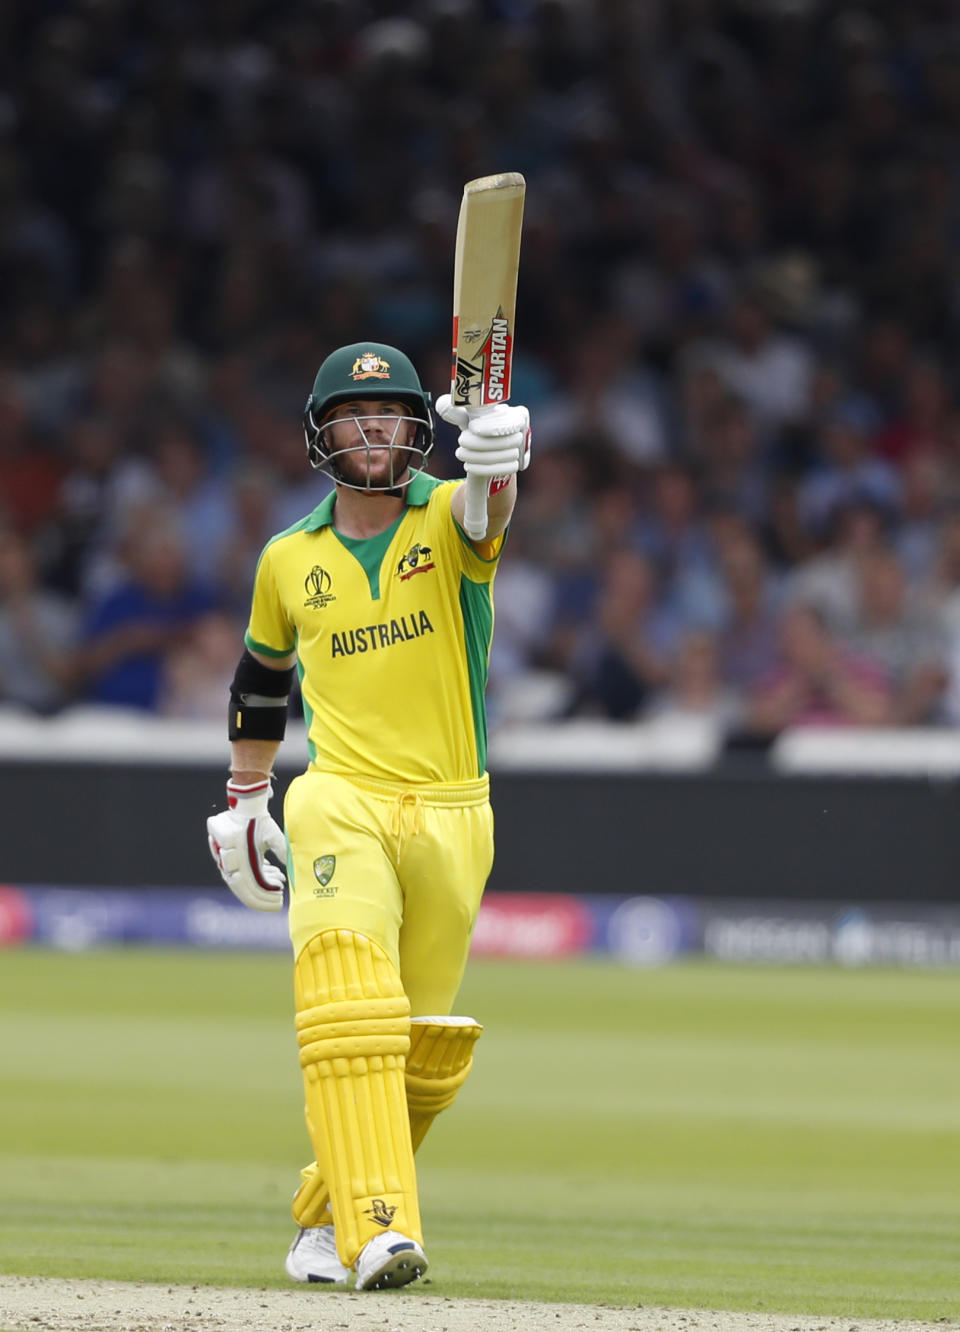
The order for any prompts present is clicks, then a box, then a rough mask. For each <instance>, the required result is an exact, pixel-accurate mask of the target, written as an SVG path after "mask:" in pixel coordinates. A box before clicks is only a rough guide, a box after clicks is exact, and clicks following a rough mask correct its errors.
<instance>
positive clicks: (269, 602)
mask: <svg viewBox="0 0 960 1332" xmlns="http://www.w3.org/2000/svg"><path fill="white" fill-rule="evenodd" d="M243 641H244V642H245V643H246V645H247V647H248V648H249V650H250V651H251V652H260V653H262V654H263V655H264V656H266V657H288V656H289V655H290V653H291V652H293V651H294V650H295V648H296V646H297V635H296V631H295V629H294V627H293V625H292V624H291V622H290V618H289V616H288V615H287V612H286V609H285V607H284V604H283V599H282V597H281V596H280V588H279V586H278V583H277V570H276V563H275V559H274V546H273V545H272V544H271V545H269V546H267V547H266V549H265V550H264V551H263V554H262V555H261V556H260V563H259V564H258V565H257V572H256V574H255V576H254V580H253V601H252V604H251V607H250V622H249V624H248V626H247V632H246V634H245V635H244V640H243Z"/></svg>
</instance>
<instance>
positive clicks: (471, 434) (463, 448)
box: [436, 393, 530, 476]
mask: <svg viewBox="0 0 960 1332" xmlns="http://www.w3.org/2000/svg"><path fill="white" fill-rule="evenodd" d="M436 407H437V412H438V414H439V415H440V416H442V417H443V419H444V420H445V421H449V422H450V424H451V425H455V426H459V427H460V439H459V441H458V448H457V457H458V458H459V459H460V461H461V462H462V463H463V470H464V471H465V472H466V473H467V475H468V476H470V475H473V476H512V475H513V474H514V473H516V472H522V471H523V470H524V468H525V467H528V466H529V464H530V413H529V412H528V411H527V409H526V407H511V406H510V405H509V403H506V402H500V403H497V404H496V406H494V407H454V405H453V403H452V402H451V401H450V394H449V393H444V394H443V395H442V396H441V397H439V398H438V399H437V404H436Z"/></svg>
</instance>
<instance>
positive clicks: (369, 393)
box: [303, 342, 433, 480]
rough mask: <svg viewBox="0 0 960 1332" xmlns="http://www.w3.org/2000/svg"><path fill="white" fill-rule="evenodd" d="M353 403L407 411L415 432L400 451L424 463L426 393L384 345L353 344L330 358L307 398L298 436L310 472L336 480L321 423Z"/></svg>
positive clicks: (429, 436) (428, 434)
mask: <svg viewBox="0 0 960 1332" xmlns="http://www.w3.org/2000/svg"><path fill="white" fill-rule="evenodd" d="M358 398H372V399H378V398H382V399H389V400H390V401H391V402H402V403H405V404H407V405H408V406H410V407H411V409H412V413H413V414H412V416H411V418H410V419H411V420H413V421H414V422H416V427H417V429H416V434H415V436H414V440H413V443H412V444H408V445H405V447H406V448H409V449H412V450H413V451H414V452H416V453H419V454H420V458H421V462H422V461H423V460H425V459H426V457H427V454H428V453H429V452H430V450H431V449H432V448H433V418H432V417H431V415H430V394H429V393H427V392H425V391H424V389H423V387H422V386H421V383H420V380H419V377H418V376H417V372H416V370H415V369H414V368H413V363H412V361H411V360H410V358H409V357H408V356H406V355H405V354H404V353H403V352H402V351H399V350H398V349H397V348H396V347H388V346H387V345H386V343H383V342H353V343H351V344H350V346H349V347H340V348H338V350H337V351H334V352H331V353H330V355H329V356H328V357H327V359H326V360H325V361H324V362H323V364H322V365H321V367H320V369H319V370H318V371H317V376H316V379H314V381H313V390H312V392H311V394H310V396H309V398H307V405H306V408H305V409H304V413H303V433H304V437H305V438H306V442H307V458H308V459H309V461H310V465H311V467H317V468H327V469H328V470H329V471H330V472H331V474H332V475H333V477H334V479H335V480H340V476H339V474H338V469H337V467H336V462H335V454H334V455H332V454H331V451H330V450H329V449H328V447H327V443H326V441H325V439H324V424H325V422H326V419H327V417H328V416H329V415H330V413H331V412H332V411H333V410H334V409H335V408H336V407H338V406H340V404H341V403H344V402H352V401H356V400H357V399H358Z"/></svg>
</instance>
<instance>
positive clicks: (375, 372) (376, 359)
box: [350, 351, 390, 379]
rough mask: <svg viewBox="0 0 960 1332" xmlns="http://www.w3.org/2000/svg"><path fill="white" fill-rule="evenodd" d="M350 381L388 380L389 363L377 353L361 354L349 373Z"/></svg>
mask: <svg viewBox="0 0 960 1332" xmlns="http://www.w3.org/2000/svg"><path fill="white" fill-rule="evenodd" d="M350 378H351V379H389V378H390V362H389V361H385V360H384V359H383V357H382V356H381V355H380V354H379V353H378V352H372V351H368V352H361V354H360V355H359V356H358V357H357V359H356V360H355V361H354V363H353V369H352V370H351V371H350Z"/></svg>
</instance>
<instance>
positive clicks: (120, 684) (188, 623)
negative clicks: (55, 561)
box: [79, 512, 215, 712]
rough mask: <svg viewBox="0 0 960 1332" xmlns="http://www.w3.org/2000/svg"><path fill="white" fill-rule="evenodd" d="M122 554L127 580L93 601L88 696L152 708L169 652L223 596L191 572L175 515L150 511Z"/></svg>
mask: <svg viewBox="0 0 960 1332" xmlns="http://www.w3.org/2000/svg"><path fill="white" fill-rule="evenodd" d="M122 555H123V559H124V562H125V564H126V568H127V577H126V579H125V581H124V582H122V583H121V584H120V585H119V586H118V587H116V588H115V589H114V590H113V591H112V592H109V593H107V594H106V595H105V596H104V597H103V598H102V599H100V600H98V601H95V602H94V603H93V604H92V605H91V607H90V608H89V610H88V613H87V616H86V619H85V622H84V625H83V644H82V647H81V650H80V653H79V663H80V670H81V672H82V676H83V678H84V680H85V688H84V698H85V699H86V700H87V701H88V702H92V703H106V704H116V705H118V706H121V707H128V708H140V709H143V710H144V711H147V712H152V711H155V710H156V708H157V706H158V703H159V699H160V693H161V689H162V685H163V676H164V668H165V662H166V658H167V655H168V653H169V652H170V651H171V650H172V649H173V648H174V647H176V646H177V644H178V642H179V641H180V639H182V637H183V636H184V635H185V634H186V633H188V632H190V631H192V630H193V629H194V627H195V625H196V623H197V621H198V620H200V618H201V617H203V616H205V615H206V614H208V613H209V612H210V611H211V610H212V609H214V606H215V603H214V599H213V596H212V594H211V593H210V592H209V591H208V590H207V588H205V587H204V586H202V585H201V584H199V583H198V582H196V581H194V580H193V579H192V578H191V576H190V574H189V571H188V563H187V554H186V551H185V549H184V546H183V543H182V541H181V539H180V537H179V535H178V533H177V526H176V523H175V522H174V521H173V520H171V519H170V518H164V516H163V515H162V514H159V515H158V514H157V513H155V512H154V513H149V514H142V515H141V518H140V522H139V523H138V524H137V525H136V526H135V527H133V528H131V530H130V531H129V532H128V533H127V534H126V539H125V543H124V547H123V550H122Z"/></svg>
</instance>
